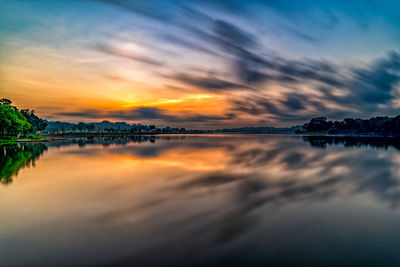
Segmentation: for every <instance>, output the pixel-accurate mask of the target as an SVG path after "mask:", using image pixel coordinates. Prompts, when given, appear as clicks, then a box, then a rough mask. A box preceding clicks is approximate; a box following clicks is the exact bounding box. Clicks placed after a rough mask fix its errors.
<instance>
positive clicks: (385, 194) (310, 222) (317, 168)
mask: <svg viewBox="0 0 400 267" xmlns="http://www.w3.org/2000/svg"><path fill="white" fill-rule="evenodd" d="M37 146H41V147H40V148H39V147H37ZM19 147H20V148H19V149H20V150H21V151H36V153H31V154H26V153H25V154H24V155H25V157H29V156H31V159H32V158H34V159H35V163H34V165H35V166H34V167H33V166H32V164H31V163H29V164H28V163H27V164H26V165H29V166H31V167H29V168H28V167H26V166H21V162H22V163H23V162H25V161H26V162H29V159H28V160H27V159H25V161H21V157H22V156H21V154H18V155H19V156H18V157H17V156H15V159H13V158H12V155H17V154H16V153H19V152H20V151H19V150H18V148H17V147H15V146H3V147H2V149H3V152H4V151H6V152H7V153H5V154H4V153H3V154H4V155H7V156H6V157H8V158H6V157H3V158H2V161H1V164H2V166H1V167H2V173H1V174H2V177H1V179H2V182H3V185H1V184H0V201H1V203H2V211H1V216H0V221H1V225H2V228H1V230H0V251H1V252H0V265H5V266H8V265H30V266H32V265H66V266H67V265H69V266H71V265H90V264H104V265H118V264H120V265H135V264H136V265H155V264H157V265H227V264H228V265H268V264H270V265H282V264H286V265H307V264H313V263H314V264H316V263H318V264H339V263H340V262H342V261H344V260H346V262H349V263H352V264H366V263H368V264H373V265H378V264H381V263H384V262H389V261H390V264H396V263H397V264H398V263H400V262H399V261H400V259H399V258H398V257H397V248H398V247H399V245H400V241H399V240H400V239H399V238H398V237H400V230H399V228H398V221H399V219H400V214H399V212H398V205H399V203H400V191H399V190H400V168H399V167H398V166H399V164H398V163H400V154H399V152H398V150H397V146H396V144H390V143H387V144H384V145H382V142H376V141H375V143H374V142H369V143H368V142H367V141H365V140H364V141H359V142H354V140H353V141H351V142H349V141H348V140H347V141H346V140H333V141H332V140H328V139H324V138H320V139H317V138H311V139H310V138H303V137H293V136H273V135H259V136H257V135H225V136H169V137H152V138H150V137H146V138H144V139H143V140H141V142H139V141H138V140H133V139H129V138H128V139H114V140H102V139H97V140H94V141H93V140H92V141H88V140H73V141H71V140H70V141H66V142H61V141H60V142H55V143H46V144H29V145H20V146H19ZM10 151H14V152H12V153H11V152H10ZM37 151H39V152H40V153H38V152H37ZM37 154H39V155H37ZM34 156H35V157H34ZM17 159H19V161H17ZM18 162H19V163H18ZM13 163H14V164H13ZM6 167H7V168H9V169H7V170H5V168H6ZM18 167H20V169H18V171H17V172H15V169H16V168H18ZM10 174H12V175H11V177H8V178H7V179H8V180H7V182H6V180H5V176H6V175H8V176H10Z"/></svg>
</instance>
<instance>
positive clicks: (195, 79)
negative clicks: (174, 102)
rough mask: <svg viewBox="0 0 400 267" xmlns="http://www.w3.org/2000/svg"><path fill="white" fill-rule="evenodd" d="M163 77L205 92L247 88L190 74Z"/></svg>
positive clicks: (210, 76) (209, 77)
mask: <svg viewBox="0 0 400 267" xmlns="http://www.w3.org/2000/svg"><path fill="white" fill-rule="evenodd" d="M164 77H166V78H170V79H173V80H177V81H179V82H182V83H185V84H188V85H191V86H195V87H198V88H200V89H203V90H206V91H224V90H232V89H244V88H247V86H246V85H244V84H240V83H235V82H231V81H228V80H223V79H220V78H217V77H215V76H212V75H209V76H207V77H204V76H203V77H199V76H193V75H190V74H184V73H177V74H174V75H165V76H164Z"/></svg>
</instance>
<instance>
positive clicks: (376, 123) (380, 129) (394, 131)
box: [296, 115, 400, 136]
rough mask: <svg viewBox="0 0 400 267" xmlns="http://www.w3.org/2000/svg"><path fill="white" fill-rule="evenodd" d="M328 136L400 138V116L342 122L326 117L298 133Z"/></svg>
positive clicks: (317, 119) (313, 121)
mask: <svg viewBox="0 0 400 267" xmlns="http://www.w3.org/2000/svg"><path fill="white" fill-rule="evenodd" d="M316 132H319V133H327V134H378V135H394V136H400V115H399V116H396V117H393V118H390V117H388V116H384V117H372V118H369V119H353V118H346V119H344V120H342V121H328V120H327V118H325V117H318V118H313V119H311V120H310V121H309V122H308V123H305V124H304V125H303V130H297V131H296V133H316Z"/></svg>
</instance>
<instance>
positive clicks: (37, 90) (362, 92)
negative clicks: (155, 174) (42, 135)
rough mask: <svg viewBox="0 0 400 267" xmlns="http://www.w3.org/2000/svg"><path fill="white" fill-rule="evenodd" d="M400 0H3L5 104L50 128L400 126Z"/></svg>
mask: <svg viewBox="0 0 400 267" xmlns="http://www.w3.org/2000/svg"><path fill="white" fill-rule="evenodd" d="M399 10H400V2H399V1H367V0H363V1H361V0H360V1H348V0H347V1H345V0H343V1H341V0H337V1H292V0H259V1H251V0H246V1H233V0H231V1H230V0H222V1H212V0H199V1H187V0H181V1H179V0H174V1H168V0H160V1H150V0H146V1H143V0H137V1H136V0H97V1H95V0H87V1H84V0H82V1H73V0H65V1H63V0H60V1H41V0H31V1H22V0H21V1H20V0H3V1H0V97H1V98H3V97H5V98H9V99H11V100H12V101H13V103H14V104H15V105H16V106H18V107H19V108H30V109H35V110H36V112H37V114H39V115H40V116H42V117H44V118H47V119H49V120H64V121H85V122H89V121H102V120H110V121H127V122H130V123H138V122H140V123H145V124H148V123H152V124H156V125H158V126H167V125H169V126H177V127H187V128H223V127H239V126H289V125H296V124H302V123H304V122H305V121H306V120H308V119H310V118H312V117H316V116H326V117H328V118H329V119H343V118H346V117H362V118H367V117H371V116H378V115H389V116H395V115H399V114H400V95H399V83H398V82H399V79H400V54H399V52H400V16H399V15H398V12H399Z"/></svg>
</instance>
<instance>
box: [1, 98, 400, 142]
mask: <svg viewBox="0 0 400 267" xmlns="http://www.w3.org/2000/svg"><path fill="white" fill-rule="evenodd" d="M159 134H296V135H302V136H314V137H318V136H320V137H324V136H336V137H358V138H364V137H368V138H369V137H377V138H397V137H400V115H399V116H396V117H393V118H390V117H387V116H384V117H373V118H370V119H352V118H346V119H344V120H342V121H328V120H327V118H325V117H317V118H313V119H311V120H310V121H309V122H308V123H305V124H304V125H303V126H292V127H283V128H276V127H263V126H259V127H240V128H229V129H216V130H192V129H189V130H187V129H185V128H173V127H169V126H166V127H163V128H158V127H156V126H155V125H142V124H128V123H126V122H110V121H107V120H104V121H102V122H93V123H85V122H78V123H71V122H62V121H48V120H45V119H42V118H39V117H38V116H36V114H35V111H34V110H29V109H22V110H19V109H18V108H17V107H15V106H12V102H11V100H8V99H5V98H3V99H0V145H3V144H15V143H31V142H50V141H58V140H66V139H71V138H87V139H88V140H90V139H94V138H96V137H101V138H103V137H123V136H124V137H132V136H141V135H159Z"/></svg>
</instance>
